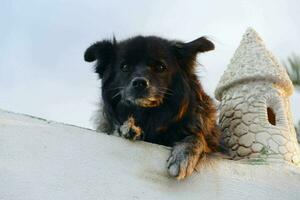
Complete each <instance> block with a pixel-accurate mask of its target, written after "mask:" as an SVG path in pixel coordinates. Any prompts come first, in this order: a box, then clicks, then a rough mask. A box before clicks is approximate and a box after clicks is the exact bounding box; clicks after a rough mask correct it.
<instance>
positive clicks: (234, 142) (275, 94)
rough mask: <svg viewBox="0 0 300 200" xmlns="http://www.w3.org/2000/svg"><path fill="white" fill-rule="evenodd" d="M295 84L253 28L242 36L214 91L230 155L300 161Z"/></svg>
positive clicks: (296, 162) (234, 156)
mask: <svg viewBox="0 0 300 200" xmlns="http://www.w3.org/2000/svg"><path fill="white" fill-rule="evenodd" d="M292 93H293V85H292V83H291V81H290V79H289V77H288V75H287V73H286V70H285V68H284V67H283V66H282V65H280V64H279V63H278V62H277V61H276V59H275V58H274V56H273V55H272V54H271V53H270V52H269V51H268V50H267V49H266V48H265V46H264V44H263V41H262V39H261V38H260V37H259V36H258V34H257V33H256V32H255V31H254V30H253V29H251V28H249V29H248V30H247V31H246V33H245V34H244V36H243V39H242V41H241V43H240V46H239V47H238V49H237V50H236V52H235V54H234V56H233V58H232V59H231V62H230V64H229V65H228V68H227V69H226V71H225V72H224V74H223V76H222V77H221V80H220V82H219V84H218V86H217V89H216V91H215V96H216V98H217V99H218V100H219V101H220V102H221V103H220V115H219V123H220V127H221V129H222V132H223V139H224V142H225V144H226V145H227V146H228V148H229V153H230V155H231V156H232V157H233V158H234V159H236V160H238V159H242V158H261V157H264V158H267V159H271V158H272V159H273V158H274V159H282V160H285V161H289V162H292V163H295V164H299V163H300V157H299V155H300V151H299V145H298V142H297V138H296V132H295V129H294V126H293V122H292V115H291V110H290V105H289V104H290V103H289V96H290V95H291V94H292Z"/></svg>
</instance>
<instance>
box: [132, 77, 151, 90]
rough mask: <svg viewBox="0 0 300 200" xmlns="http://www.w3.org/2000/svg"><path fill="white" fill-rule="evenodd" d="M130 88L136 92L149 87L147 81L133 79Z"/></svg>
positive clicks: (139, 78)
mask: <svg viewBox="0 0 300 200" xmlns="http://www.w3.org/2000/svg"><path fill="white" fill-rule="evenodd" d="M131 86H132V87H133V88H134V89H136V90H143V89H145V88H147V87H148V86H149V81H148V80H147V79H146V78H143V77H138V78H134V79H133V80H132V81H131Z"/></svg>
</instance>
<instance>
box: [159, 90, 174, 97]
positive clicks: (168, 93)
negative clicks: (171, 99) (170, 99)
mask: <svg viewBox="0 0 300 200" xmlns="http://www.w3.org/2000/svg"><path fill="white" fill-rule="evenodd" d="M158 92H159V93H161V94H167V95H170V96H172V95H173V93H170V92H166V91H160V90H158Z"/></svg>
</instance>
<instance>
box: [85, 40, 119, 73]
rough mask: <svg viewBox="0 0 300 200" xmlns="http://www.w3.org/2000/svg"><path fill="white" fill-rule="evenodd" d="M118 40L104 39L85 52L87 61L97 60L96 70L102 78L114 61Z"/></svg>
mask: <svg viewBox="0 0 300 200" xmlns="http://www.w3.org/2000/svg"><path fill="white" fill-rule="evenodd" d="M116 43H117V42H116V40H115V38H114V39H113V41H109V40H103V41H100V42H96V43H95V44H93V45H91V46H90V47H89V48H87V50H86V51H85V53H84V60H85V61H87V62H93V61H97V64H96V67H95V72H96V73H97V74H98V75H99V77H100V78H102V77H103V74H104V71H105V70H106V69H107V67H108V66H109V65H110V64H111V63H112V62H113V59H114V57H115V50H116Z"/></svg>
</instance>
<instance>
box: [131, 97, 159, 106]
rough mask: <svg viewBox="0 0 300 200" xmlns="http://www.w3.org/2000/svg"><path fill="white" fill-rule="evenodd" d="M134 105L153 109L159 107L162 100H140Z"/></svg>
mask: <svg viewBox="0 0 300 200" xmlns="http://www.w3.org/2000/svg"><path fill="white" fill-rule="evenodd" d="M134 103H135V104H136V105H137V106H140V107H144V108H153V107H158V106H159V105H160V104H161V103H162V100H161V98H155V97H149V98H139V99H135V100H134Z"/></svg>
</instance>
